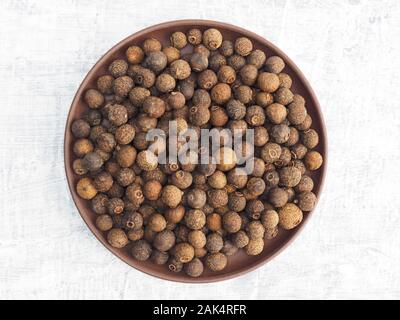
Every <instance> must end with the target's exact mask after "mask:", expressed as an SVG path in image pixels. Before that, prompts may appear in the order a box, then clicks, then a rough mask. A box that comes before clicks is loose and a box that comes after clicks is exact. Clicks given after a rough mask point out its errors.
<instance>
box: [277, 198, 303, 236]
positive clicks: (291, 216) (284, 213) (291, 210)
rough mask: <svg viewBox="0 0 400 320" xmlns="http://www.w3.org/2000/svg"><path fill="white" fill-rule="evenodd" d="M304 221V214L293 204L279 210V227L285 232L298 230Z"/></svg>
mask: <svg viewBox="0 0 400 320" xmlns="http://www.w3.org/2000/svg"><path fill="white" fill-rule="evenodd" d="M302 221H303V212H302V211H301V210H300V208H299V207H298V206H296V205H295V204H293V203H288V204H286V205H285V206H284V207H283V208H281V209H280V210H279V226H280V227H281V228H283V229H285V230H291V229H294V228H296V227H297V226H298V225H299V224H300V223H301V222H302Z"/></svg>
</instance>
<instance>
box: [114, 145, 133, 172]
mask: <svg viewBox="0 0 400 320" xmlns="http://www.w3.org/2000/svg"><path fill="white" fill-rule="evenodd" d="M136 157H137V151H136V149H135V148H134V147H132V146H129V145H126V146H121V148H120V149H119V150H118V151H117V153H116V155H115V159H116V160H117V162H118V164H119V165H120V166H121V167H122V168H128V167H130V166H132V165H133V164H134V163H135V160H136Z"/></svg>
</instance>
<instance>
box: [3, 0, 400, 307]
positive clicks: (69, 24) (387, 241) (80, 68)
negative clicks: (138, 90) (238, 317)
mask: <svg viewBox="0 0 400 320" xmlns="http://www.w3.org/2000/svg"><path fill="white" fill-rule="evenodd" d="M95 3H96V4H95ZM399 16H400V3H399V2H398V1H395V0H393V1H360V0H349V1H345V0H340V1H322V0H320V1H311V0H310V1H280V0H279V1H278V0H276V1H236V0H229V1H224V0H219V1H200V0H191V1H178V0H170V1H119V0H113V1H105V0H103V1H96V2H94V1H78V0H64V1H57V3H55V2H54V1H50V0H42V1H28V0H25V1H23V0H20V1H18V0H16V1H9V0H8V1H1V2H0V88H1V112H0V194H1V196H0V214H1V223H0V298H3V299H11V298H30V299H36V298H61V299H73V298H78V299H88V298H93V299H103V298H110V299H142V298H156V299H158V298H160V299H169V298H183V299H185V298H188V297H190V298H193V299H200V298H227V299H233V298H236V299H242V298H250V299H274V298H277V299H282V298H320V299H322V298H400V275H399V270H400V237H399V234H400V233H399V225H400V192H399V181H400V169H399V157H400V110H399V108H400V105H399V101H400V90H399V87H400V81H399V80H400V72H399V70H400V60H399V56H400V22H399ZM183 18H203V19H214V20H221V21H225V22H229V23H233V24H236V25H238V26H242V27H245V28H247V29H249V30H251V31H254V32H256V33H258V34H260V35H262V36H264V37H265V38H267V39H269V40H271V41H272V42H274V43H275V44H276V45H278V46H279V47H280V48H281V49H283V50H284V51H285V52H286V53H287V54H288V55H289V56H291V57H292V58H293V60H294V61H295V62H296V63H297V64H298V66H299V67H300V69H302V70H303V72H304V73H305V74H306V76H307V77H308V79H309V80H310V81H311V84H312V85H313V87H314V89H315V91H316V93H317V96H318V97H319V99H320V102H321V105H322V109H323V112H324V115H325V120H326V124H327V127H328V134H329V151H330V152H329V153H330V159H329V170H328V178H327V181H326V185H325V190H324V193H323V196H322V199H321V201H320V204H319V206H318V209H317V210H316V213H315V215H314V217H313V219H311V222H310V223H309V224H308V226H307V227H306V229H305V230H304V232H303V233H302V234H301V236H300V237H299V238H298V239H297V240H296V241H295V243H294V244H293V245H292V246H290V247H289V248H288V249H287V250H286V251H284V252H283V253H282V254H281V255H279V256H278V257H277V258H276V259H274V260H273V261H272V262H271V263H269V264H268V265H266V266H265V267H262V268H261V269H259V270H257V271H255V272H253V273H250V274H248V275H246V276H243V277H241V278H237V279H234V280H230V281H227V282H222V283H217V284H210V285H184V284H178V283H171V282H166V281H162V280H158V279H155V278H152V277H150V276H147V275H144V274H142V273H140V272H138V271H136V270H134V269H131V268H130V267H129V266H127V265H125V264H124V263H123V262H121V261H119V260H118V259H116V258H115V257H114V256H113V255H112V254H111V253H109V252H108V251H107V250H105V249H104V248H103V246H102V245H101V244H100V243H99V242H98V241H97V240H96V239H95V238H94V237H93V236H92V234H91V233H90V231H89V230H88V229H87V227H86V226H85V225H84V223H83V221H82V219H81V218H80V216H79V214H78V212H77V210H76V208H75V206H74V204H73V203H72V201H71V198H70V195H69V193H68V190H67V185H66V179H65V177H64V168H63V133H64V123H65V120H66V116H67V112H68V109H69V106H70V103H71V101H72V98H73V95H74V93H75V91H76V90H77V88H78V86H79V84H80V82H81V81H82V79H83V77H84V76H85V75H86V73H87V72H88V71H89V69H90V68H91V67H92V65H93V64H94V63H95V62H96V61H97V60H98V59H99V58H100V56H101V55H102V54H103V53H104V52H105V51H106V50H108V49H109V48H110V47H111V46H112V45H114V44H115V43H116V42H118V41H120V40H121V39H123V38H125V37H126V36H128V35H130V34H131V33H133V32H135V31H138V30H140V29H142V28H144V27H147V26H150V25H152V24H155V23H158V22H162V21H167V20H174V19H183Z"/></svg>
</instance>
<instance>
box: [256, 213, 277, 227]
mask: <svg viewBox="0 0 400 320" xmlns="http://www.w3.org/2000/svg"><path fill="white" fill-rule="evenodd" d="M260 221H261V223H262V225H263V226H264V228H265V229H266V230H268V229H273V228H275V227H276V226H277V225H278V223H279V215H278V213H277V212H276V211H275V210H265V211H264V212H263V213H262V214H261V219H260Z"/></svg>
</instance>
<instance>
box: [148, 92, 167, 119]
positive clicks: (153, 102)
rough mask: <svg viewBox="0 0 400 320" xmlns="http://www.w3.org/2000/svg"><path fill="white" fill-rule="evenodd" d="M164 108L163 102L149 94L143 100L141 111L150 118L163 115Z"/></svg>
mask: <svg viewBox="0 0 400 320" xmlns="http://www.w3.org/2000/svg"><path fill="white" fill-rule="evenodd" d="M165 108H166V106H165V102H164V101H163V100H162V99H160V98H158V97H153V96H149V97H147V98H146V99H145V100H144V101H143V111H144V112H145V113H147V114H148V115H149V116H150V117H152V118H160V117H161V116H163V115H164V113H165Z"/></svg>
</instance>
